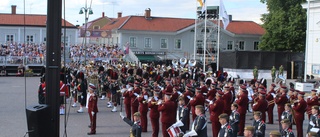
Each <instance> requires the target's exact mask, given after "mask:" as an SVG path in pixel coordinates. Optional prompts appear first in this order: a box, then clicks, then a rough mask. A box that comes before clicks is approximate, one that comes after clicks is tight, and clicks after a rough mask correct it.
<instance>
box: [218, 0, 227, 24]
mask: <svg viewBox="0 0 320 137" xmlns="http://www.w3.org/2000/svg"><path fill="white" fill-rule="evenodd" d="M219 16H220V17H221V18H222V23H223V28H224V29H226V28H227V26H228V25H229V22H230V20H229V15H228V13H227V11H226V8H225V7H224V4H223V1H222V0H220V6H219Z"/></svg>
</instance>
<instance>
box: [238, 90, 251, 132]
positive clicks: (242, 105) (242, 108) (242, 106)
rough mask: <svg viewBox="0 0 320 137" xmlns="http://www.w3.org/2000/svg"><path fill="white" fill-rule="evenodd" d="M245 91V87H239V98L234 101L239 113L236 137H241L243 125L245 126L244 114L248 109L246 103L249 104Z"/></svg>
mask: <svg viewBox="0 0 320 137" xmlns="http://www.w3.org/2000/svg"><path fill="white" fill-rule="evenodd" d="M246 89H247V88H246V87H245V86H241V88H240V92H239V96H238V98H237V99H236V103H237V104H238V106H239V108H238V111H239V113H240V121H239V132H238V136H243V130H244V124H245V120H246V113H247V108H248V103H249V99H248V95H247V90H246Z"/></svg>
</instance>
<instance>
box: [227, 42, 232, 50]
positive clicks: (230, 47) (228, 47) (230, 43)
mask: <svg viewBox="0 0 320 137" xmlns="http://www.w3.org/2000/svg"><path fill="white" fill-rule="evenodd" d="M232 49H233V41H228V45H227V50H232Z"/></svg>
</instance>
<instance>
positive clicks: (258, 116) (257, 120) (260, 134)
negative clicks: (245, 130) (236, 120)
mask: <svg viewBox="0 0 320 137" xmlns="http://www.w3.org/2000/svg"><path fill="white" fill-rule="evenodd" d="M253 117H254V121H253V123H252V126H254V131H255V132H254V136H255V137H264V135H265V132H266V124H265V123H264V121H263V120H262V113H261V112H260V111H256V112H254V114H253Z"/></svg>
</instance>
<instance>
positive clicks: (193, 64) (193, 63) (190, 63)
mask: <svg viewBox="0 0 320 137" xmlns="http://www.w3.org/2000/svg"><path fill="white" fill-rule="evenodd" d="M196 64H197V61H196V60H195V59H190V60H189V67H194V66H195V65H196Z"/></svg>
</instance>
